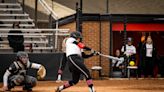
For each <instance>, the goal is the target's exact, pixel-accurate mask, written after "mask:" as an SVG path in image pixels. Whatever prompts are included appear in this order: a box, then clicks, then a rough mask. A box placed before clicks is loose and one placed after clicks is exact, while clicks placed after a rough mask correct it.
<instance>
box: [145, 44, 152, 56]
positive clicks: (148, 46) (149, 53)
mask: <svg viewBox="0 0 164 92" xmlns="http://www.w3.org/2000/svg"><path fill="white" fill-rule="evenodd" d="M152 52H153V44H146V57H152V56H153V55H152V54H153V53H152Z"/></svg>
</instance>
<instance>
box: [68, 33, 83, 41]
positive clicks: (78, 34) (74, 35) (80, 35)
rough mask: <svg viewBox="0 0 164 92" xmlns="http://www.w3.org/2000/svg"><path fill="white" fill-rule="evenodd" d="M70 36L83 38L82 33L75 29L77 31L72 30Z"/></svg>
mask: <svg viewBox="0 0 164 92" xmlns="http://www.w3.org/2000/svg"><path fill="white" fill-rule="evenodd" d="M70 37H73V38H75V39H78V38H80V39H82V34H81V33H80V32H78V31H75V32H72V33H71V34H70Z"/></svg>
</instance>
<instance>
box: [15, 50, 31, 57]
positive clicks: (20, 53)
mask: <svg viewBox="0 0 164 92" xmlns="http://www.w3.org/2000/svg"><path fill="white" fill-rule="evenodd" d="M17 57H28V54H27V53H26V52H24V51H19V52H18V53H17Z"/></svg>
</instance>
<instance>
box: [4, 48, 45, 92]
mask: <svg viewBox="0 0 164 92" xmlns="http://www.w3.org/2000/svg"><path fill="white" fill-rule="evenodd" d="M28 68H33V69H38V71H37V78H39V79H43V78H44V77H45V75H46V70H45V68H44V66H42V65H41V64H37V63H31V62H30V61H29V58H28V54H27V53H26V52H22V51H20V52H18V53H17V57H16V60H15V61H14V62H13V63H12V64H11V65H10V67H9V68H8V69H7V70H6V72H5V74H4V76H3V91H10V90H11V89H12V88H14V87H15V86H23V90H26V91H32V88H33V87H34V86H36V81H37V79H36V78H35V77H32V76H29V75H27V74H26V72H27V69H28Z"/></svg>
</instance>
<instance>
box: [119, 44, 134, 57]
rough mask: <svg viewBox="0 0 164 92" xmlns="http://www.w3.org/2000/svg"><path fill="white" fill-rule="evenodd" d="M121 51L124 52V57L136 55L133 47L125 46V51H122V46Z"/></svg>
mask: <svg viewBox="0 0 164 92" xmlns="http://www.w3.org/2000/svg"><path fill="white" fill-rule="evenodd" d="M121 51H122V52H124V53H125V54H126V56H129V55H133V54H136V48H135V47H134V46H133V45H130V46H129V45H126V51H124V46H122V49H121Z"/></svg>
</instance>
